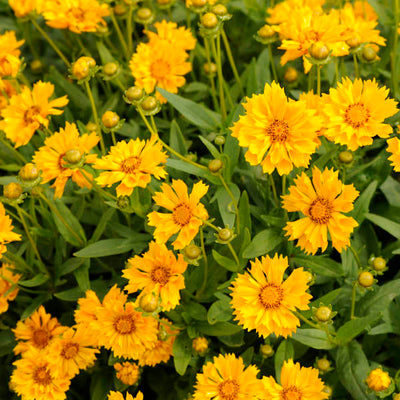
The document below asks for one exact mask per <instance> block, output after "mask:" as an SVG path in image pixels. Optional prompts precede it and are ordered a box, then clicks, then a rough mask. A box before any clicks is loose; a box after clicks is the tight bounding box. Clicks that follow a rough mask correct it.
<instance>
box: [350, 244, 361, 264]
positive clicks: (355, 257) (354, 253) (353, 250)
mask: <svg viewBox="0 0 400 400" xmlns="http://www.w3.org/2000/svg"><path fill="white" fill-rule="evenodd" d="M349 249H350V251H351V252H352V253H353V256H354V259H355V260H356V263H357V266H358V268H359V269H363V265H362V264H361V260H360V257H359V255H358V253H357V252H356V250H355V249H354V247H353V246H352V245H350V246H349Z"/></svg>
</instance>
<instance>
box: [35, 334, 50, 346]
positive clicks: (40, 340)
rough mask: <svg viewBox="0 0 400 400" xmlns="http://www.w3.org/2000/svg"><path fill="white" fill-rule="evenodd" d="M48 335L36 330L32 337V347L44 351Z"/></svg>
mask: <svg viewBox="0 0 400 400" xmlns="http://www.w3.org/2000/svg"><path fill="white" fill-rule="evenodd" d="M49 340H50V335H49V332H47V331H46V330H44V329H36V330H35V331H34V332H33V335H32V341H33V343H34V345H35V346H36V347H37V348H39V349H44V348H45V347H46V346H47V344H48V343H49Z"/></svg>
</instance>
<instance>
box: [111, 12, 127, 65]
mask: <svg viewBox="0 0 400 400" xmlns="http://www.w3.org/2000/svg"><path fill="white" fill-rule="evenodd" d="M110 18H111V22H112V23H113V25H114V28H115V31H116V32H117V36H118V39H119V41H120V43H121V46H122V49H123V51H124V53H125V58H126V60H127V61H129V50H128V47H127V45H126V43H125V39H124V36H123V35H122V32H121V29H120V27H119V25H118V21H117V20H116V19H115V15H114V13H113V12H111V13H110Z"/></svg>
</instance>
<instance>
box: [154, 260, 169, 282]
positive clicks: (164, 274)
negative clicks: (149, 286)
mask: <svg viewBox="0 0 400 400" xmlns="http://www.w3.org/2000/svg"><path fill="white" fill-rule="evenodd" d="M170 276H171V273H170V272H169V271H168V270H167V269H166V268H165V267H164V266H162V265H158V266H157V267H155V268H153V269H152V270H151V273H150V277H151V280H152V281H153V282H156V283H159V284H160V285H166V284H167V283H168V282H169V278H170Z"/></svg>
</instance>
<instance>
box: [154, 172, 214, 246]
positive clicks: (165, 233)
mask: <svg viewBox="0 0 400 400" xmlns="http://www.w3.org/2000/svg"><path fill="white" fill-rule="evenodd" d="M207 190H208V186H207V185H205V184H204V183H203V182H202V181H200V182H197V183H195V184H194V185H193V189H192V193H191V194H190V195H189V194H188V188H187V186H186V184H185V182H183V181H182V180H181V179H177V180H175V179H174V180H172V185H171V186H170V185H168V184H166V183H163V184H162V185H161V192H156V194H155V195H154V196H153V200H154V201H155V203H156V204H157V205H158V206H161V207H164V208H166V209H167V210H169V211H172V213H168V214H165V213H160V212H157V211H153V212H151V213H150V214H149V215H148V218H149V225H150V226H155V227H156V229H155V231H154V239H155V240H156V242H157V243H160V244H162V243H165V242H166V241H167V240H168V239H169V238H170V237H171V236H173V235H175V234H176V233H177V234H178V236H177V238H176V239H175V240H174V242H173V243H172V245H173V246H174V249H175V250H180V249H183V248H184V247H186V246H187V245H189V244H190V242H191V241H192V240H193V239H194V238H195V236H196V235H197V233H198V232H199V228H200V226H201V225H202V224H203V220H207V219H208V213H207V210H206V208H205V207H204V205H203V204H201V203H200V199H201V198H202V197H203V196H204V195H205V194H206V193H207Z"/></svg>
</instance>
